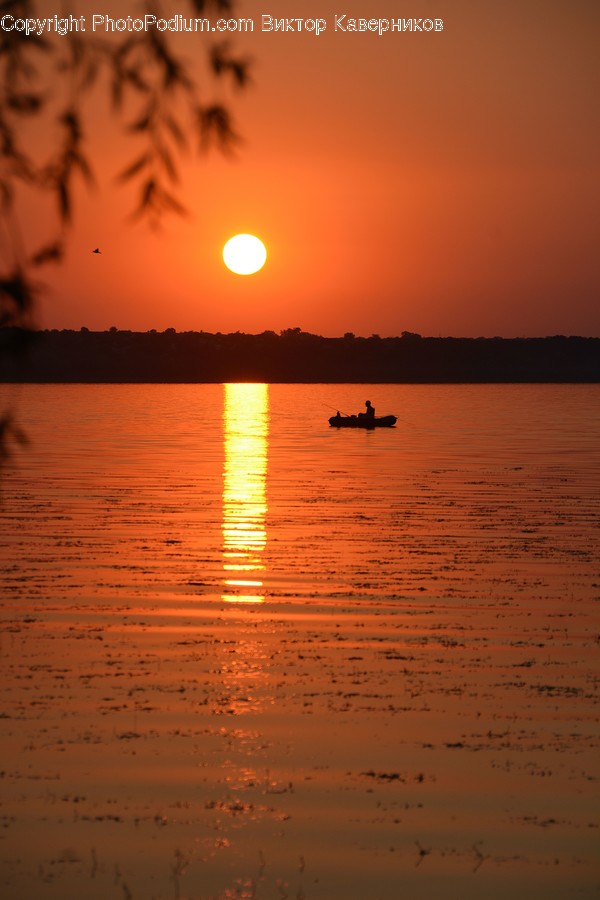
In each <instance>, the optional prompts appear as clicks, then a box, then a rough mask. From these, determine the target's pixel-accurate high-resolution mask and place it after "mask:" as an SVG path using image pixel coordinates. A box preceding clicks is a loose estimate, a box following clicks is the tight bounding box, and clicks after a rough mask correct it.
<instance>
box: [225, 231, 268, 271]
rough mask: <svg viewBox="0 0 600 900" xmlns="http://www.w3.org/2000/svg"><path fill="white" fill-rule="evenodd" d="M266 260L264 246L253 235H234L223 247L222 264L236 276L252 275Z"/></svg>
mask: <svg viewBox="0 0 600 900" xmlns="http://www.w3.org/2000/svg"><path fill="white" fill-rule="evenodd" d="M266 259H267V249H266V247H265V245H264V244H263V242H262V241H261V240H260V239H259V238H257V237H255V236H254V235H253V234H236V235H235V237H232V238H229V240H228V241H227V243H226V244H225V246H224V247H223V262H224V263H225V265H226V266H227V268H228V269H230V271H232V272H235V274H236V275H254V273H255V272H258V270H259V269H262V267H263V266H264V264H265V261H266Z"/></svg>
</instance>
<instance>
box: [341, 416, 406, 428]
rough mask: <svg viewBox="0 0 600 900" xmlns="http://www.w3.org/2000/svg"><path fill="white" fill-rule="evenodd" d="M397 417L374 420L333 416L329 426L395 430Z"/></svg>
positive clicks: (362, 417)
mask: <svg viewBox="0 0 600 900" xmlns="http://www.w3.org/2000/svg"><path fill="white" fill-rule="evenodd" d="M396 422H397V419H396V416H378V417H375V418H374V419H370V418H367V416H364V415H360V416H332V417H331V418H330V420H329V424H330V425H331V427H332V428H366V429H369V430H370V429H372V428H393V427H394V425H395V424H396Z"/></svg>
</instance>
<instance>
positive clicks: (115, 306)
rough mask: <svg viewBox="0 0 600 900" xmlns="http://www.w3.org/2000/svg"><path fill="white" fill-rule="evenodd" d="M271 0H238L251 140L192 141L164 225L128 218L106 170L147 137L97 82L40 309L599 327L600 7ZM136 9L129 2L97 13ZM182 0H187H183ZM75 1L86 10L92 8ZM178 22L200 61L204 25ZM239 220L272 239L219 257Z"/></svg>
mask: <svg viewBox="0 0 600 900" xmlns="http://www.w3.org/2000/svg"><path fill="white" fill-rule="evenodd" d="M45 6H47V9H46V8H45ZM272 6H273V7H276V9H275V8H273V9H271V8H270V7H269V6H268V4H267V5H265V4H259V3H257V2H255V0H246V2H241V3H239V4H238V6H237V7H236V10H235V14H236V15H238V16H245V17H251V18H253V19H254V22H255V30H254V33H252V34H238V35H237V36H233V37H232V41H233V43H234V46H235V49H236V50H237V51H238V52H239V54H240V55H242V56H251V57H252V58H253V60H254V63H253V69H252V72H253V84H252V86H251V87H250V88H249V89H248V90H247V91H244V92H241V93H240V92H238V93H235V92H233V91H231V90H229V89H224V88H219V87H218V88H217V93H216V96H217V97H218V98H219V99H221V100H224V101H226V102H227V103H229V104H230V106H231V109H232V111H233V113H234V115H235V121H236V125H237V128H238V130H239V132H240V133H241V135H242V136H243V138H244V143H243V145H241V146H240V148H239V150H238V151H237V152H236V154H235V158H233V159H232V158H223V157H222V156H220V155H219V154H218V153H217V152H216V151H212V152H211V153H209V154H208V155H204V156H201V157H189V159H188V160H187V162H185V163H184V165H183V167H182V173H181V174H182V184H181V195H182V197H183V198H184V202H185V203H186V205H187V207H188V209H189V211H190V215H189V216H188V217H187V218H184V219H180V218H178V217H170V218H169V219H167V220H166V221H165V223H164V226H163V228H162V230H161V231H160V232H153V231H151V230H150V229H149V228H148V226H147V225H146V224H144V223H141V222H137V223H132V222H131V221H130V220H128V218H127V217H128V213H129V211H130V210H131V208H132V205H133V204H134V202H135V197H134V195H133V193H132V191H131V190H130V189H129V188H128V187H127V186H126V187H122V186H121V187H119V186H117V185H115V183H114V176H115V174H116V173H117V172H118V171H119V170H120V169H122V168H123V167H124V165H125V164H126V163H127V162H128V161H129V160H130V159H132V158H134V157H135V155H136V144H135V141H136V138H135V137H134V138H131V139H130V143H129V145H126V144H124V142H123V140H122V139H121V138H118V137H117V131H116V128H115V127H114V126H113V125H111V117H110V113H109V110H108V102H107V100H106V92H104V94H102V92H98V93H96V94H94V95H92V97H91V98H90V101H89V121H88V126H87V133H88V136H89V148H90V152H91V156H92V160H93V162H94V166H95V170H96V174H97V180H98V187H97V189H96V190H94V191H91V192H87V193H86V191H85V190H84V189H83V188H82V190H81V191H80V193H79V194H78V198H77V205H76V213H75V222H74V227H73V230H72V234H71V237H70V241H69V251H68V257H67V260H66V261H65V263H64V264H63V265H61V266H60V267H58V268H56V269H54V270H52V271H50V270H48V272H47V273H46V272H45V273H44V280H45V282H46V283H47V284H48V285H49V286H50V287H51V290H50V291H49V292H48V293H46V295H45V296H44V298H43V300H42V302H41V308H40V315H39V323H40V325H41V326H42V327H54V328H80V327H81V326H87V327H88V328H90V329H93V330H103V329H106V328H109V327H111V326H117V327H118V328H120V329H121V328H122V329H133V330H139V331H146V330H148V329H151V328H156V329H158V330H163V329H165V328H168V327H173V328H176V329H177V330H205V331H211V332H216V331H223V332H229V331H236V330H240V331H246V332H252V333H257V332H261V331H264V330H266V329H272V330H274V331H279V330H280V329H283V328H287V327H295V326H300V327H301V328H302V329H304V330H306V331H311V332H315V333H320V334H324V335H332V336H333V335H340V334H343V333H344V332H347V331H353V332H355V333H356V334H361V335H370V334H372V333H378V334H381V335H382V336H385V335H395V334H399V333H401V332H402V331H404V330H408V331H416V332H419V333H421V334H423V335H433V336H437V335H456V336H494V335H502V336H506V337H511V336H531V335H552V334H580V335H599V334H600V303H599V297H598V295H599V291H598V288H599V281H600V278H599V269H600V265H599V259H600V253H599V252H598V235H599V233H600V226H599V222H598V209H599V208H600V206H599V196H598V183H599V178H598V175H599V159H600V152H599V151H600V141H599V130H600V125H599V120H598V115H597V105H596V104H597V98H598V96H600V84H599V81H600V78H599V68H600V67H599V65H598V56H597V35H598V30H599V29H600V4H599V3H597V2H596V0H571V2H568V3H567V2H566V0H544V2H541V0H508V2H500V0H437V2H433V0H414V2H412V3H410V4H398V3H389V2H387V0H381V2H380V3H373V2H369V3H368V4H366V3H364V0H363V2H362V3H358V2H354V0H348V2H347V3H345V4H340V3H339V2H336V3H333V2H329V0H321V2H315V3H310V4H307V3H304V2H301V0H278V2H277V3H276V4H273V5H272ZM139 8H140V7H139V6H138V5H137V4H136V3H135V0H130V2H129V4H128V5H127V4H124V3H122V2H121V3H119V4H118V5H117V4H114V3H113V4H111V3H107V4H104V5H102V10H101V12H103V13H106V14H113V15H119V16H123V15H126V14H128V13H130V14H132V15H134V14H135V13H136V12H137V11H138V10H139ZM173 9H175V11H177V12H182V13H184V14H186V15H189V11H188V9H187V7H186V6H184V4H183V3H182V4H180V5H179V6H176V7H173ZM73 10H75V5H74V7H73ZM76 10H77V12H78V13H80V12H83V13H84V14H87V15H88V16H89V17H90V19H91V14H92V13H93V12H98V7H97V6H93V5H92V4H91V3H84V4H76ZM54 11H55V9H54V6H52V8H50V5H49V4H45V5H44V3H42V4H40V13H42V14H44V15H50V14H53V13H54ZM67 11H70V10H67ZM263 13H272V14H273V15H277V16H278V17H283V16H289V17H305V18H308V17H315V16H319V17H322V18H324V19H325V20H326V21H327V29H326V31H325V32H324V33H323V34H321V35H320V36H318V37H316V36H315V35H314V34H305V33H296V32H293V33H289V32H288V33H268V32H265V33H261V31H260V27H261V15H262V14H263ZM342 13H344V14H346V16H347V17H350V16H353V15H354V16H366V17H373V16H377V17H381V18H385V17H389V18H393V17H396V16H398V15H404V16H409V15H410V16H412V17H428V16H430V17H432V18H441V19H442V20H443V22H444V29H443V31H441V32H430V33H416V34H415V33H395V34H391V33H390V34H385V35H383V36H381V37H380V36H378V35H377V34H373V33H369V32H367V33H355V34H351V33H347V32H346V33H344V32H340V31H338V32H336V31H335V30H334V23H335V16H336V14H337V15H340V14H342ZM172 39H173V43H174V46H175V47H176V48H177V49H178V50H179V51H180V52H181V54H182V55H184V56H185V57H186V58H190V59H192V58H194V57H198V60H199V68H198V73H199V77H200V76H201V75H202V76H204V74H205V66H204V61H205V48H206V46H207V45H208V44H207V39H206V38H205V37H203V36H194V35H190V34H179V35H174V36H173V38H172ZM62 40H69V37H65V38H63V39H62ZM211 90H212V88H210V87H209V84H208V81H207V97H210V96H211ZM27 219H28V222H29V223H31V229H32V230H31V231H30V234H33V235H36V236H37V234H38V231H39V233H40V234H41V233H42V232H43V229H44V227H45V226H44V212H43V211H40V212H37V211H36V210H35V208H34V206H33V204H30V206H29V208H28V211H27ZM26 230H27V229H26ZM238 232H251V233H254V234H256V235H258V236H259V237H260V238H261V239H262V240H263V241H264V243H265V245H266V247H267V250H268V259H267V264H266V266H265V267H264V269H263V270H261V271H260V272H259V273H258V274H256V275H252V276H239V275H234V274H233V273H231V272H229V271H228V270H227V269H226V268H225V266H224V265H223V262H222V259H221V249H222V246H223V244H224V243H225V241H226V240H227V239H228V238H229V237H231V236H232V235H234V234H236V233H238ZM94 247H100V248H101V250H102V253H101V254H100V255H92V253H91V250H92V249H93V248H94Z"/></svg>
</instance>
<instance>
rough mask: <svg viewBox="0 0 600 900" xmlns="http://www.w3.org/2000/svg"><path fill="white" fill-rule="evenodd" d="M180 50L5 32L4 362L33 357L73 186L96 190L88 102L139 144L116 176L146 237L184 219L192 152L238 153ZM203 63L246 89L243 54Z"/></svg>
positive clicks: (146, 35)
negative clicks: (36, 230) (131, 195)
mask: <svg viewBox="0 0 600 900" xmlns="http://www.w3.org/2000/svg"><path fill="white" fill-rule="evenodd" d="M187 5H188V7H189V8H190V11H191V13H192V14H193V15H200V16H203V17H206V16H208V15H211V14H214V15H216V16H219V15H225V14H226V15H231V13H232V12H233V9H234V3H233V2H231V0H188V4H187ZM179 8H180V7H179ZM0 11H1V13H2V15H9V16H12V17H14V20H17V19H31V18H36V17H37V16H36V12H37V7H36V3H35V2H32V0H3V2H1V0H0ZM74 13H75V10H74ZM145 13H149V14H152V15H154V16H156V17H157V19H158V18H167V17H168V13H165V12H163V11H162V9H161V7H160V6H159V5H158V4H157V3H153V4H151V5H148V6H144V8H143V10H142V11H141V12H140V15H142V16H143V15H144V14H145ZM173 43H174V42H173V39H172V37H171V35H170V34H168V33H166V32H162V31H157V30H156V29H148V30H142V31H139V32H117V33H116V34H111V35H109V37H108V38H106V37H99V36H97V35H95V34H90V33H87V32H86V33H85V34H81V33H77V32H71V33H70V34H68V35H65V36H57V35H48V34H44V35H43V36H37V35H33V34H30V35H28V36H24V35H23V34H22V33H20V32H17V31H15V30H13V31H10V32H7V31H1V32H0V214H1V220H2V222H1V225H0V329H2V330H3V339H2V340H1V341H0V362H1V361H2V357H4V356H6V355H9V354H19V353H22V352H23V349H24V348H26V347H27V345H28V341H29V339H30V338H31V336H32V334H33V327H34V310H35V305H36V298H37V297H38V295H39V292H40V291H41V290H42V287H41V285H40V284H39V283H38V280H37V272H38V270H39V269H40V268H41V267H44V266H47V265H50V264H57V263H60V262H61V260H62V259H63V257H64V255H65V251H66V243H67V239H68V233H69V228H70V227H71V226H72V223H73V218H74V214H75V208H74V195H75V191H76V187H77V183H78V182H82V183H83V185H85V186H86V187H88V188H89V187H92V186H93V185H94V184H95V182H96V179H95V176H94V168H93V164H92V158H93V147H90V146H89V141H88V139H87V137H86V103H89V100H90V96H91V94H92V92H93V91H96V92H98V93H101V92H102V91H105V92H106V91H108V92H109V94H110V100H111V110H112V115H113V119H114V122H115V125H116V126H117V127H118V128H119V129H120V130H121V131H122V132H123V133H124V134H125V135H126V136H127V137H128V143H129V139H131V140H134V139H138V138H142V139H143V148H142V150H141V152H140V150H139V149H138V150H137V151H136V152H135V154H134V155H133V157H132V158H130V159H127V160H125V161H124V165H123V166H122V168H121V170H120V171H119V172H118V173H116V176H115V178H116V181H117V183H119V184H133V185H134V186H135V187H136V191H137V204H136V206H135V208H134V209H133V213H132V216H133V218H135V219H141V220H144V221H146V222H147V223H148V224H149V225H150V226H151V227H156V226H157V225H158V224H159V223H160V222H161V221H162V220H163V218H164V217H165V216H166V215H169V214H177V215H183V214H185V213H186V208H185V204H184V203H183V201H182V199H181V185H180V177H179V164H180V162H181V160H182V158H183V156H184V155H185V154H188V153H189V152H190V150H191V149H194V148H195V149H196V150H197V151H200V152H202V151H206V150H207V149H208V148H209V147H212V146H215V147H217V149H218V150H220V151H221V152H224V153H230V152H231V151H232V150H233V149H234V148H235V147H236V146H237V145H238V144H239V141H240V138H239V135H238V134H237V132H236V130H235V127H234V125H233V119H232V116H231V113H230V111H229V109H228V108H227V107H226V106H224V105H223V104H222V103H220V102H215V101H214V100H212V99H208V100H207V99H205V94H206V93H207V92H206V87H207V86H206V85H205V84H198V82H197V80H196V77H195V71H194V69H193V67H192V66H191V65H190V64H189V63H188V62H187V61H186V60H185V59H184V57H183V56H182V54H181V53H180V52H178V50H177V49H175V48H174V46H173ZM206 60H207V63H208V71H209V72H210V76H209V78H210V80H212V81H213V82H215V83H216V82H226V83H229V85H230V86H231V87H232V88H233V89H243V88H245V87H246V86H247V85H248V84H249V82H250V61H249V60H248V59H245V58H241V57H238V56H236V54H235V52H234V50H233V49H232V47H231V45H230V44H229V43H228V42H222V41H221V42H217V43H214V42H211V40H210V37H207V46H206ZM32 126H33V130H35V127H37V128H38V129H40V128H41V127H42V126H43V127H44V128H45V129H46V132H45V134H46V133H47V134H53V135H54V136H55V137H54V138H53V139H51V140H49V141H47V142H46V141H44V146H43V147H40V141H39V140H37V141H36V140H34V139H32V137H31V132H32ZM51 127H52V130H51ZM38 133H39V132H38ZM135 143H136V144H137V143H139V142H138V141H137V140H135ZM25 191H27V192H29V193H31V192H33V194H34V196H37V197H39V199H40V202H42V198H44V202H45V201H46V199H47V198H51V201H52V208H53V209H54V225H53V229H52V230H53V234H52V236H51V238H50V240H47V241H46V242H45V243H43V244H42V245H40V246H36V247H31V246H30V241H29V240H28V235H27V234H26V233H24V231H23V229H22V227H21V224H20V220H19V205H20V202H22V198H23V193H24V192H25ZM11 439H12V440H15V441H19V442H22V440H23V439H24V436H23V433H22V432H21V431H20V430H19V429H18V428H17V427H16V425H15V423H14V422H13V420H12V419H11V418H10V416H9V415H8V414H4V415H0V459H1V458H2V457H5V456H6V454H7V453H8V448H9V443H10V441H11Z"/></svg>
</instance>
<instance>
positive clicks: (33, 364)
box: [0, 328, 600, 384]
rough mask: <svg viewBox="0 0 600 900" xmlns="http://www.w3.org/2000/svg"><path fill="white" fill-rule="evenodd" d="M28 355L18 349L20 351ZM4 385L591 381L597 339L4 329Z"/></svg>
mask: <svg viewBox="0 0 600 900" xmlns="http://www.w3.org/2000/svg"><path fill="white" fill-rule="evenodd" d="M19 346H20V347H21V348H22V347H24V352H22V353H17V352H14V351H15V348H16V347H19ZM0 381H2V382H5V383H28V382H29V383H113V384H114V383H206V384H210V383H213V384H214V383H217V384H218V383H222V382H227V381H261V382H269V383H299V384H300V383H305V384H315V383H350V384H352V383H353V384H361V383H373V384H376V383H389V384H465V383H473V384H477V383H494V384H497V383H519V382H523V383H583V384H586V383H597V382H600V338H596V337H592V338H587V337H565V336H562V335H557V336H554V337H543V338H451V337H444V338H437V337H421V336H420V335H417V334H411V333H409V332H403V334H402V335H401V336H400V337H387V338H382V337H379V336H378V335H372V336H371V337H368V338H365V337H356V336H355V335H353V334H349V333H348V334H346V335H345V336H344V337H339V338H328V337H321V336H319V335H314V334H309V333H307V332H303V331H301V330H300V329H299V328H292V329H286V330H285V331H283V332H281V333H280V334H276V333H275V332H272V331H266V332H263V333H262V334H243V333H241V332H235V333H232V334H220V333H217V334H212V333H208V332H202V331H200V332H196V331H188V332H177V331H175V330H174V329H167V331H162V332H157V331H147V332H133V331H120V330H117V329H111V330H110V331H100V332H98V331H96V332H95V331H89V330H87V329H82V330H80V331H70V330H63V331H58V330H47V331H37V332H33V333H27V332H20V331H18V330H17V329H9V328H4V329H0Z"/></svg>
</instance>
